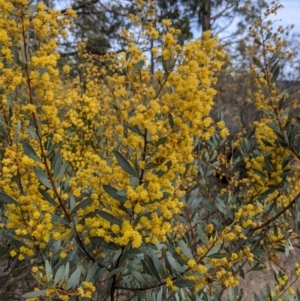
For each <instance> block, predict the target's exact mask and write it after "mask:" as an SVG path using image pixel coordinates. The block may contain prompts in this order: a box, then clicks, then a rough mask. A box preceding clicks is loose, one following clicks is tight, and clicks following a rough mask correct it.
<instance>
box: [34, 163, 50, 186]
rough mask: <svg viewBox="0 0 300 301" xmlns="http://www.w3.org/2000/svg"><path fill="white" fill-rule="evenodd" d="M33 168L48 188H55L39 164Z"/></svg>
mask: <svg viewBox="0 0 300 301" xmlns="http://www.w3.org/2000/svg"><path fill="white" fill-rule="evenodd" d="M33 170H34V172H35V174H36V176H37V178H38V179H39V180H40V182H41V183H42V184H43V185H45V186H46V187H47V188H50V189H53V187H52V185H51V183H50V182H49V180H48V178H47V176H46V174H45V173H44V172H43V171H42V170H41V169H40V168H39V167H37V166H34V167H33Z"/></svg>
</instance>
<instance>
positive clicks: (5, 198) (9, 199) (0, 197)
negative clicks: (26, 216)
mask: <svg viewBox="0 0 300 301" xmlns="http://www.w3.org/2000/svg"><path fill="white" fill-rule="evenodd" d="M0 201H1V202H3V203H6V204H14V205H16V206H19V203H18V202H17V201H15V200H14V199H13V198H12V197H10V196H9V195H7V194H6V193H4V192H0Z"/></svg>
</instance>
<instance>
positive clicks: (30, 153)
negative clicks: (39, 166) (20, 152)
mask: <svg viewBox="0 0 300 301" xmlns="http://www.w3.org/2000/svg"><path fill="white" fill-rule="evenodd" d="M22 145H23V149H24V153H25V154H26V155H27V156H28V157H29V158H31V159H33V160H35V161H38V162H42V160H41V158H40V157H39V156H38V155H37V154H36V152H35V150H34V149H33V148H32V146H31V145H30V144H29V143H27V142H25V141H23V142H22Z"/></svg>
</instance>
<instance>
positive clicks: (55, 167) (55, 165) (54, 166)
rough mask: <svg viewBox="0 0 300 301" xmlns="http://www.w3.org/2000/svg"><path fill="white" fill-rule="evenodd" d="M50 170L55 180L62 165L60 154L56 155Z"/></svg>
mask: <svg viewBox="0 0 300 301" xmlns="http://www.w3.org/2000/svg"><path fill="white" fill-rule="evenodd" d="M52 163H53V164H52V169H53V170H54V173H53V177H54V178H55V179H56V178H57V177H58V175H59V172H60V169H61V167H62V165H63V162H62V157H61V154H60V153H56V154H55V156H54V159H53V162H52Z"/></svg>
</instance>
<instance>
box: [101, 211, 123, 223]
mask: <svg viewBox="0 0 300 301" xmlns="http://www.w3.org/2000/svg"><path fill="white" fill-rule="evenodd" d="M98 214H99V215H100V216H101V217H102V218H104V219H106V220H107V221H109V222H110V223H111V224H117V225H122V221H120V220H119V219H117V218H115V217H114V216H112V215H111V214H110V213H108V212H106V211H98Z"/></svg>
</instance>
